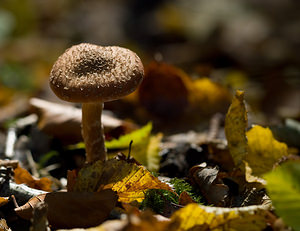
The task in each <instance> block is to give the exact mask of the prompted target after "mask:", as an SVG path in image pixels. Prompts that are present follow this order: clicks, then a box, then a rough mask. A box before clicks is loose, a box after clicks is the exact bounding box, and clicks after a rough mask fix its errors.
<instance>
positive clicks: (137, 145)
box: [105, 123, 162, 171]
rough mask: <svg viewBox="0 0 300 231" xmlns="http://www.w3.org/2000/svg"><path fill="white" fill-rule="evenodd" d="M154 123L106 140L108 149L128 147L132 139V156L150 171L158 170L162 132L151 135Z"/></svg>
mask: <svg viewBox="0 0 300 231" xmlns="http://www.w3.org/2000/svg"><path fill="white" fill-rule="evenodd" d="M151 130H152V123H148V124H147V125H146V126H144V127H142V128H141V129H138V130H136V131H133V132H131V133H129V134H126V135H123V136H121V137H120V138H119V139H114V140H111V141H106V142H105V146H106V147H107V148H108V149H123V150H124V149H128V147H129V143H130V141H131V140H132V141H133V143H132V147H131V156H133V157H134V158H135V159H136V160H137V161H138V162H139V163H141V164H142V165H144V166H146V167H147V169H149V170H150V171H157V170H158V168H159V161H160V157H159V155H158V153H159V150H160V148H159V144H160V140H161V138H162V134H157V135H155V136H151Z"/></svg>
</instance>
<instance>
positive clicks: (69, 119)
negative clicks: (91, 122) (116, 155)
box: [30, 98, 136, 143]
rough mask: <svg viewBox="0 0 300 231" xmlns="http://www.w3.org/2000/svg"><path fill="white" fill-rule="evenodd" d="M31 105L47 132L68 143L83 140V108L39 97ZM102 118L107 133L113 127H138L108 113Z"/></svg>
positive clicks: (129, 128) (33, 99)
mask: <svg viewBox="0 0 300 231" xmlns="http://www.w3.org/2000/svg"><path fill="white" fill-rule="evenodd" d="M30 107H31V111H32V112H34V113H36V114H38V115H39V123H38V126H39V128H40V129H41V130H42V131H44V132H45V133H47V134H50V135H53V136H55V137H58V138H59V139H61V140H63V141H65V142H66V143H76V142H80V141H82V137H81V116H82V115H81V109H78V108H75V107H72V106H68V105H62V104H57V103H52V102H49V101H45V100H41V99H37V98H32V99H31V100H30ZM101 120H102V124H103V126H104V132H105V133H107V132H109V131H112V130H113V129H118V130H124V131H125V132H128V131H131V130H133V129H134V128H136V126H135V125H134V124H132V123H129V122H125V121H122V120H119V119H117V118H115V117H113V116H110V115H106V114H102V118H101ZM121 128H122V129H121Z"/></svg>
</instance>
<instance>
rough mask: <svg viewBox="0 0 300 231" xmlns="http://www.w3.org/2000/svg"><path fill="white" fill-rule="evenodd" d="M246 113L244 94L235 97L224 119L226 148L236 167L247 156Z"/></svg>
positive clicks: (237, 93) (238, 93)
mask: <svg viewBox="0 0 300 231" xmlns="http://www.w3.org/2000/svg"><path fill="white" fill-rule="evenodd" d="M246 128H247V112H246V107H245V103H244V92H243V91H236V95H235V97H234V98H233V100H232V103H231V105H230V107H229V109H228V112H227V115H226V119H225V135H226V138H227V141H228V148H229V151H230V154H231V156H232V158H233V160H234V163H235V165H236V166H240V165H241V164H242V161H243V160H244V158H245V155H246V154H247V149H248V145H247V137H246Z"/></svg>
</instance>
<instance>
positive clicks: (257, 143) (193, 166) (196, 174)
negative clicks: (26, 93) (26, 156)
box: [1, 64, 299, 231]
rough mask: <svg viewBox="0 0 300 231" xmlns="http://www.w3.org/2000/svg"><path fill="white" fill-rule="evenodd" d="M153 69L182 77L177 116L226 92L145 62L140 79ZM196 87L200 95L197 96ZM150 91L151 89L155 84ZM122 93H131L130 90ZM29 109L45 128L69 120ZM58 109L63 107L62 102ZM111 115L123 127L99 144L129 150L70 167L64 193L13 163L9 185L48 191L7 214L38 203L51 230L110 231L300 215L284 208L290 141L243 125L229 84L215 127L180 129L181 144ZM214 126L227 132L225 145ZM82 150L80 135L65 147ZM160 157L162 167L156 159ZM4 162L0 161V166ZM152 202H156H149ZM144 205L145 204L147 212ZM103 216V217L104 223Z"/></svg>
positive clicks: (254, 222)
mask: <svg viewBox="0 0 300 231" xmlns="http://www.w3.org/2000/svg"><path fill="white" fill-rule="evenodd" d="M151 68H152V70H151ZM155 68H157V70H155ZM159 68H161V70H159ZM156 71H158V73H159V74H160V75H161V76H164V75H174V76H176V78H177V81H178V83H179V82H181V84H183V85H182V87H183V89H185V90H184V91H187V93H188V94H187V98H186V99H185V100H186V101H184V102H185V103H184V105H185V106H184V108H183V109H182V110H183V112H182V113H183V116H184V114H185V113H187V112H189V111H190V112H191V111H193V112H194V113H195V112H197V111H198V112H199V111H201V110H205V109H204V108H200V107H198V106H196V105H201V106H202V105H203V106H205V102H206V105H209V107H210V109H207V110H206V111H219V110H221V109H220V108H221V107H219V106H220V104H223V103H224V102H227V101H228V99H229V98H230V94H229V93H228V92H227V90H226V89H225V88H224V89H223V88H222V87H221V85H220V86H219V85H218V84H215V83H213V82H212V81H211V80H209V79H207V78H202V79H198V80H196V81H194V82H193V81H192V82H190V79H189V78H186V77H187V76H186V74H185V73H183V72H182V71H181V70H179V69H178V70H177V69H176V68H173V67H171V66H167V65H164V64H162V65H157V64H152V67H151V66H150V69H149V71H148V75H149V76H152V77H148V78H149V81H150V78H154V77H153V73H152V74H150V73H151V72H156ZM170 73H172V74H170ZM172 78H173V77H172ZM151 81H156V80H151ZM149 84H150V83H149ZM151 84H153V83H151ZM151 84H150V85H151ZM200 89H201V92H204V93H205V92H206V93H205V94H206V95H205V94H204V93H203V94H202V95H201V94H199V92H200V91H199V90H200ZM147 91H152V90H151V88H146V92H143V93H142V92H141V90H140V91H139V94H140V95H139V96H138V97H140V98H139V100H141V99H142V101H143V102H144V106H145V107H146V108H148V109H149V107H152V106H151V104H152V103H153V102H152V101H149V99H147V97H148V96H149V95H151V94H152V93H147ZM156 91H158V92H160V90H159V89H156ZM214 92H216V93H214ZM141 94H144V95H141ZM147 94H149V95H148V96H147ZM198 94H199V95H198ZM131 97H132V99H133V98H134V97H137V95H135V96H134V95H133V96H131ZM132 99H131V100H132ZM169 100H171V101H174V100H175V98H174V97H173V96H172V95H170V99H169ZM132 102H135V103H136V102H137V101H136V100H132ZM182 102H183V101H182ZM200 102H202V103H201V104H200ZM221 102H223V103H221ZM31 106H32V105H31ZM34 107H36V105H35V106H34ZM35 110H37V108H35ZM38 110H40V113H41V114H40V117H41V118H40V119H42V120H39V128H40V129H44V128H45V124H47V126H49V125H50V127H51V126H54V127H52V128H54V129H53V130H52V131H55V130H57V129H56V128H55V126H60V124H65V123H69V122H70V121H71V120H72V119H73V118H72V113H69V114H68V116H66V117H64V118H63V120H54V122H55V123H56V125H52V123H53V122H51V120H52V119H53V118H55V116H53V114H51V113H52V112H51V110H50V111H49V110H48V108H45V107H42V108H38ZM159 110H161V109H160V108H157V111H154V112H156V113H157V115H163V116H164V113H165V111H159ZM60 111H61V112H59V113H62V111H63V110H61V109H60ZM77 114H78V113H77ZM74 115H75V114H74ZM41 121H47V122H46V123H45V122H43V123H41ZM62 121H65V122H62ZM76 121H77V122H76V123H77V125H76V126H75V127H74V128H72V126H70V130H69V131H68V129H66V131H68V132H69V134H72V133H73V132H75V130H74V131H72V129H75V128H76V127H77V129H76V133H77V138H76V139H75V140H79V139H80V134H79V133H78V124H79V122H78V121H80V119H79V120H78V116H77V117H76ZM115 121H117V123H115V124H114V125H112V129H115V128H117V127H120V126H128V127H127V128H126V129H125V130H123V131H125V133H126V134H120V133H119V134H118V135H117V136H115V138H114V139H113V140H110V141H107V142H106V145H107V147H108V149H109V150H114V151H116V150H119V151H123V152H124V151H125V152H130V156H125V155H124V154H122V153H119V154H118V155H117V157H112V158H110V159H109V160H107V161H105V162H102V161H97V162H95V163H92V164H88V165H83V166H82V165H81V166H79V167H77V168H76V169H74V170H72V171H69V172H68V177H67V178H68V180H67V184H68V185H67V189H68V192H50V191H51V190H52V189H51V185H52V184H53V182H52V181H51V180H49V179H47V178H41V179H37V178H35V177H33V176H31V174H30V173H29V172H28V171H26V170H25V169H22V168H21V167H19V166H18V167H17V168H16V167H14V181H15V182H16V183H20V184H26V185H28V186H29V187H31V188H36V189H42V190H44V191H48V192H49V193H46V194H40V195H38V196H36V197H33V198H32V199H31V200H29V201H28V202H27V203H25V204H24V205H21V206H20V207H17V208H16V209H15V211H16V213H17V214H18V215H19V216H20V217H23V218H26V219H30V218H31V217H32V211H34V210H35V209H36V210H37V209H38V206H39V205H40V203H41V201H42V202H45V203H46V204H47V206H48V210H47V212H46V214H47V220H48V222H49V224H50V226H51V227H52V228H73V227H74V228H80V227H82V228H84V227H93V226H94V228H86V229H82V230H112V227H115V229H116V230H153V227H155V229H157V230H171V231H172V230H242V229H245V230H262V229H264V228H266V227H268V228H272V229H274V227H275V223H276V222H277V221H278V216H277V212H278V215H279V216H280V217H282V219H283V220H284V222H286V224H288V225H290V226H291V227H293V228H294V229H295V230H297V229H298V226H299V223H297V221H296V219H294V218H293V216H292V214H296V211H298V207H297V205H298V204H297V203H296V202H297V199H296V198H297V196H298V191H297V190H298V188H297V181H296V180H295V179H297V176H298V168H299V163H298V162H293V163H291V164H289V163H288V164H287V165H283V166H282V167H281V160H282V159H291V158H289V154H290V151H291V150H292V149H290V147H288V146H287V145H286V144H285V143H283V142H279V141H277V140H276V139H275V138H274V137H278V134H277V135H276V136H274V135H273V133H272V131H271V130H270V129H269V128H265V127H261V126H259V125H252V126H251V124H250V125H249V124H248V123H249V122H248V118H247V109H246V106H245V101H244V92H243V91H237V92H236V95H235V96H234V97H233V99H232V103H231V105H230V107H229V109H228V112H227V115H226V117H225V121H223V122H225V128H224V129H223V127H222V126H223V124H222V121H221V123H220V122H218V123H217V124H218V125H217V126H220V128H214V131H213V132H209V131H208V132H204V133H203V134H197V135H195V136H188V133H185V134H183V135H182V136H181V137H182V138H183V137H185V138H183V139H181V138H179V140H181V142H178V141H176V139H174V138H173V139H169V140H168V138H170V137H171V136H168V135H163V134H162V133H158V134H156V135H153V134H151V131H152V124H151V123H148V124H147V125H146V126H144V127H142V128H141V129H137V130H135V131H133V132H132V130H133V129H136V128H137V127H135V126H129V124H128V123H124V121H122V120H115ZM249 127H251V128H250V129H249ZM64 130H65V129H64ZM211 131H212V130H211ZM222 132H224V133H225V135H226V139H227V143H226V141H225V137H224V133H223V135H222ZM49 134H52V135H53V134H55V133H53V132H51V133H49ZM111 134H112V135H115V134H114V133H111ZM55 136H56V135H55ZM63 136H66V135H63ZM67 136H68V135H67ZM178 137H179V136H178ZM188 137H194V138H192V139H190V138H188ZM196 137H197V138H196ZM201 137H202V138H201ZM207 137H209V138H207ZM56 138H59V137H58V136H57V137H56ZM199 138H200V139H199ZM193 139H194V140H193ZM131 140H132V141H133V144H132V148H131V150H129V149H130V148H129V143H130V142H131ZM224 141H225V142H224ZM82 148H84V146H82V144H80V143H79V144H77V145H75V146H73V150H75V151H76V150H79V149H82ZM67 149H68V148H67ZM172 149H173V150H172ZM175 150H177V151H175ZM174 151H175V152H174ZM294 153H295V151H294ZM296 153H297V151H296ZM113 155H115V153H114V154H113V152H111V154H110V156H113ZM167 161H169V162H168V165H166V164H165V163H167ZM172 161H173V162H172ZM174 161H175V162H176V161H177V167H176V168H177V169H178V170H179V171H178V170H176V168H175V169H174V170H173V171H174V172H173V173H171V172H170V171H169V170H170V169H171V166H172V164H174V163H175V162H174ZM159 162H160V163H159ZM9 166H10V165H9V164H8V165H7V164H6V165H5V166H3V167H4V168H7V167H9ZM14 166H15V165H14ZM163 166H168V167H165V168H163ZM173 166H175V165H173ZM276 166H277V167H276ZM278 166H279V167H278ZM285 166H289V167H285ZM180 169H182V170H180ZM273 169H275V170H273ZM150 171H156V172H157V171H158V172H159V173H160V174H162V175H163V176H164V177H161V176H157V174H159V173H154V175H153V174H152V173H151V172H150ZM175 174H178V176H180V178H182V179H184V182H185V183H184V184H181V183H179V181H174V180H173V179H174V178H173V176H174V175H175ZM293 175H295V176H296V178H294V177H293ZM8 178H9V176H8V175H7V174H6V173H5V172H3V173H1V179H3V180H2V181H5V179H8ZM275 179H276V180H275ZM278 179H279V180H278ZM280 182H281V183H280ZM56 183H57V182H56ZM179 185H181V186H180V187H179ZM278 185H286V187H284V188H283V187H279V186H278ZM179 188H180V190H179ZM295 188H296V190H294V191H293V189H295ZM266 189H267V193H266ZM195 194H197V195H196V197H195ZM197 196H198V198H197ZM150 198H152V199H151V200H152V201H151V200H150ZM199 198H200V199H199ZM289 198H294V199H293V202H295V203H294V204H291V203H290V201H291V200H292V199H289ZM146 200H147V203H145V202H146ZM12 201H13V199H12V198H11V197H1V208H3V209H4V208H5V209H6V207H10V206H11V204H12ZM117 201H118V202H117ZM155 202H157V203H156V206H158V208H157V209H158V210H155V208H154V207H153V206H152V205H151V203H155ZM271 203H272V205H273V206H274V207H272V206H271ZM129 208H134V209H129ZM274 208H275V213H276V215H274ZM148 209H152V212H151V211H149V210H148ZM24 214H25V215H24ZM158 214H160V215H158ZM74 217H76V219H74ZM121 217H122V218H121ZM108 218H109V219H110V221H107V219H108ZM120 218H121V219H120ZM97 225H99V226H97ZM76 230H78V229H76Z"/></svg>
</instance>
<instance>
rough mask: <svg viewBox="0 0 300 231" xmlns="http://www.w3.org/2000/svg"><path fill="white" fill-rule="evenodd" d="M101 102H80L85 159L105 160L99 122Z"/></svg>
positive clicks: (88, 160)
mask: <svg viewBox="0 0 300 231" xmlns="http://www.w3.org/2000/svg"><path fill="white" fill-rule="evenodd" d="M102 108H103V103H102V102H97V103H83V104H82V128H81V129H82V130H81V132H82V137H83V140H84V143H85V150H86V161H87V162H88V163H93V162H95V161H97V160H103V161H104V160H106V148H105V145H104V133H103V126H102V123H101V114H102Z"/></svg>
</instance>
